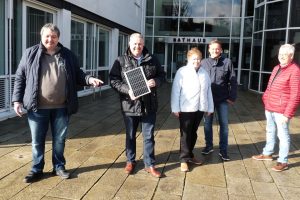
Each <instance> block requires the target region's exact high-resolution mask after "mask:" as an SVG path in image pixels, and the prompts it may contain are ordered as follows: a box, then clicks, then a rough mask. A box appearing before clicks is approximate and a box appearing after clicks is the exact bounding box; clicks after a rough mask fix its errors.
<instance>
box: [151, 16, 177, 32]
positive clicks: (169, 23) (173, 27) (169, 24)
mask: <svg viewBox="0 0 300 200" xmlns="http://www.w3.org/2000/svg"><path fill="white" fill-rule="evenodd" d="M154 27H155V30H154V32H155V33H154V34H155V35H171V36H175V35H177V27H178V19H177V18H175V19H172V18H162V19H159V18H158V19H155V25H154Z"/></svg>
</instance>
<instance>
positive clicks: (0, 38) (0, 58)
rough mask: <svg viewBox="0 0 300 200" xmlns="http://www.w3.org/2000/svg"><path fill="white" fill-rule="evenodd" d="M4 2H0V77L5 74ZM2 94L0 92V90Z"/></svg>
mask: <svg viewBox="0 0 300 200" xmlns="http://www.w3.org/2000/svg"><path fill="white" fill-rule="evenodd" d="M4 9H5V1H0V46H1V47H2V48H0V75H3V74H4V73H5V71H4V69H5V67H4V63H5V62H4V61H5V52H4V49H5V48H3V47H4V45H5V44H4V41H5V12H4V11H5V10H4ZM1 92H2V90H1Z"/></svg>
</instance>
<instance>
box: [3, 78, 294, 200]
mask: <svg viewBox="0 0 300 200" xmlns="http://www.w3.org/2000/svg"><path fill="white" fill-rule="evenodd" d="M170 88H171V84H168V83H167V84H165V85H164V86H163V87H162V88H160V90H159V106H160V107H159V108H160V109H159V112H158V116H157V124H156V132H155V141H156V146H155V154H156V160H157V168H158V170H159V171H161V172H162V173H163V174H164V176H163V177H162V178H160V179H158V178H154V177H152V176H150V175H149V174H147V173H146V172H145V171H144V170H143V160H142V156H143V155H142V149H143V148H142V147H143V144H142V134H140V132H139V134H138V136H137V158H138V163H137V169H136V170H135V173H134V174H133V175H127V174H125V173H124V166H125V164H126V157H125V130H124V123H123V119H122V115H121V112H120V106H119V98H118V95H117V94H116V93H115V92H114V91H113V90H111V89H109V90H105V91H102V93H96V94H95V95H90V96H86V97H82V98H80V108H79V112H78V113H77V114H76V115H73V116H72V118H71V121H70V127H69V134H68V139H67V141H66V150H65V157H66V160H67V164H66V168H67V170H68V171H69V172H71V178H70V179H68V180H62V179H61V178H60V177H57V176H53V175H52V173H51V172H52V164H51V156H52V155H51V149H52V143H51V134H48V137H47V142H46V165H45V168H44V172H45V174H44V179H42V180H41V181H39V182H35V183H32V184H28V183H23V181H22V180H23V178H24V176H25V175H27V173H28V171H29V170H30V167H31V144H30V142H31V136H30V132H29V128H28V125H27V117H26V116H24V117H22V118H19V117H15V118H11V119H7V120H5V121H1V122H0V163H1V164H0V199H20V200H27V199H28V200H35V199H45V200H54V199H57V200H62V199H69V200H70V199H71V200H73V199H84V200H86V199H91V200H97V199H104V200H108V199H115V200H123V199H125V200H127V199H128V200H129V199H130V200H135V199H142V200H150V199H153V200H159V199H161V200H181V199H183V200H199V199H212V200H219V199H230V200H244V199H245V200H246V199H247V200H248V199H249V200H250V199H253V200H254V199H258V200H270V199H271V200H277V199H278V200H279V199H285V200H292V199H294V200H298V199H299V198H300V112H299V111H300V109H298V112H297V116H296V117H295V118H294V119H293V120H292V121H291V126H290V131H291V141H292V142H291V149H290V157H289V167H290V168H289V169H288V170H286V171H283V172H274V171H272V170H271V167H272V166H273V165H275V164H276V160H274V161H255V160H252V159H251V156H252V155H253V154H258V153H260V152H261V150H262V148H263V146H264V143H265V123H266V121H265V117H264V109H263V107H262V104H261V96H260V95H258V94H255V93H252V92H246V91H239V93H238V100H237V102H236V103H235V105H234V106H232V107H230V125H229V150H228V151H229V152H228V153H229V156H230V158H231V161H228V162H223V161H222V160H221V159H220V158H219V156H218V126H217V125H216V124H215V125H214V138H215V140H214V149H215V151H214V152H213V153H212V154H210V155H208V156H202V155H201V149H202V148H203V147H204V134H203V124H202V123H201V125H200V127H199V130H198V141H197V144H196V148H195V155H196V157H198V158H200V159H202V160H203V161H204V164H203V165H201V166H193V167H192V168H191V171H190V172H188V173H183V172H181V171H180V164H179V162H178V161H179V154H178V153H179V152H178V150H179V129H178V128H179V123H178V119H176V118H175V117H174V116H173V115H172V114H171V112H170V92H171V91H170ZM277 148H278V147H277ZM276 152H278V150H277V151H276ZM276 156H277V155H275V158H276Z"/></svg>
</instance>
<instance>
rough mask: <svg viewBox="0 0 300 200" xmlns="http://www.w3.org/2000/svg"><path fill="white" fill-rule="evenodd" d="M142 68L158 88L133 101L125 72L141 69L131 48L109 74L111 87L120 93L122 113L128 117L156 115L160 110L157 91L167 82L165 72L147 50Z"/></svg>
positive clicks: (148, 78) (141, 64) (119, 58)
mask: <svg viewBox="0 0 300 200" xmlns="http://www.w3.org/2000/svg"><path fill="white" fill-rule="evenodd" d="M140 66H142V67H143V71H144V73H145V76H146V79H147V80H150V79H154V80H155V83H156V87H153V88H150V89H151V93H149V94H146V95H144V96H142V97H139V98H138V99H136V100H131V98H130V97H129V94H128V91H129V86H128V83H127V81H126V78H125V75H124V72H126V71H128V70H131V69H134V68H136V67H139V66H138V63H137V60H136V59H135V58H134V57H133V56H132V54H131V52H130V49H129V48H128V49H127V51H126V53H125V54H124V55H123V56H119V57H118V58H117V59H116V60H115V62H114V64H113V66H112V68H111V70H110V73H109V77H110V85H111V87H112V88H113V89H115V90H116V91H117V92H118V93H119V95H120V101H121V109H122V112H123V113H124V114H125V115H127V116H142V115H143V114H147V113H154V112H156V111H157V108H158V103H157V91H156V89H157V87H159V86H160V85H161V84H162V83H163V81H164V80H165V72H164V70H163V68H162V67H161V65H160V63H159V61H158V60H157V59H156V58H155V57H154V56H153V55H150V54H149V53H148V50H147V49H146V48H144V49H143V58H142V61H141V63H140Z"/></svg>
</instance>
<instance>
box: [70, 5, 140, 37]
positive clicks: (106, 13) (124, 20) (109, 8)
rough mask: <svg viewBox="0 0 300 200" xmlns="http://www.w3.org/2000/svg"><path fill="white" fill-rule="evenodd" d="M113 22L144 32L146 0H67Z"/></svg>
mask: <svg viewBox="0 0 300 200" xmlns="http://www.w3.org/2000/svg"><path fill="white" fill-rule="evenodd" d="M66 1H68V2H70V3H72V4H75V5H77V6H79V7H82V8H84V9H86V10H88V11H90V12H93V13H96V14H97V15H100V16H102V17H105V18H107V19H109V20H111V21H113V22H116V23H119V24H122V25H123V26H126V27H128V28H130V29H133V30H135V31H138V32H142V22H141V20H142V19H143V11H142V10H143V9H142V8H143V4H144V3H143V2H144V1H145V0H66Z"/></svg>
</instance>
